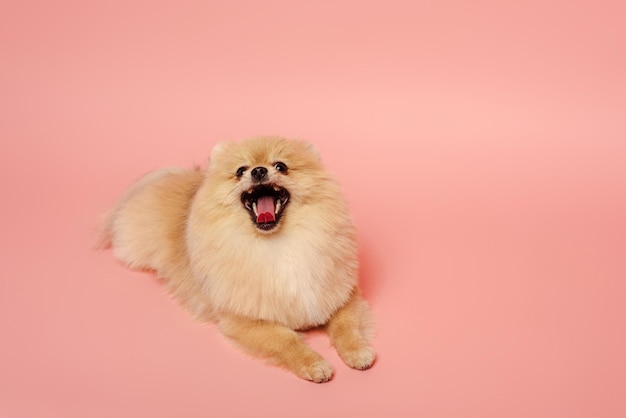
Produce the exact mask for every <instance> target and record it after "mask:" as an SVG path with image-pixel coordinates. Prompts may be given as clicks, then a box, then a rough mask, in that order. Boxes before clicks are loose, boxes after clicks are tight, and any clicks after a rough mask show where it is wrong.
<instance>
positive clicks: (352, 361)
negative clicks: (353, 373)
mask: <svg viewBox="0 0 626 418" xmlns="http://www.w3.org/2000/svg"><path fill="white" fill-rule="evenodd" d="M339 355H340V356H341V359H342V360H343V362H344V363H346V364H347V365H348V366H350V367H352V368H353V369H357V370H366V369H369V368H370V367H372V365H373V364H374V360H376V353H375V352H374V349H373V348H372V347H370V346H363V347H359V348H357V349H354V350H346V351H343V352H340V353H339Z"/></svg>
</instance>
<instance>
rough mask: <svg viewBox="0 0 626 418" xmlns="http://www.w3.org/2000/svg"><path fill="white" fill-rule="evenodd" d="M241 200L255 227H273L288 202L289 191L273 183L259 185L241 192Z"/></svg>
mask: <svg viewBox="0 0 626 418" xmlns="http://www.w3.org/2000/svg"><path fill="white" fill-rule="evenodd" d="M241 202H242V203H243V206H244V207H245V208H246V209H247V210H248V212H249V213H250V217H251V218H252V221H253V222H254V223H255V225H256V227H257V228H259V229H261V230H263V231H269V230H271V229H274V228H275V227H276V225H278V222H279V221H280V218H281V216H282V215H283V212H284V210H285V207H286V206H287V204H288V203H289V192H288V191H287V190H286V189H283V188H282V187H278V186H275V185H261V186H256V187H253V188H251V189H250V190H248V191H246V192H243V193H242V194H241Z"/></svg>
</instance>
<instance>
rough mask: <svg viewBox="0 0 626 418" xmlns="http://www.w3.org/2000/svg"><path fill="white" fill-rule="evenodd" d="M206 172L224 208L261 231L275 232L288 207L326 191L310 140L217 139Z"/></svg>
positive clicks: (313, 198) (320, 168) (299, 204)
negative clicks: (228, 140)
mask: <svg viewBox="0 0 626 418" xmlns="http://www.w3.org/2000/svg"><path fill="white" fill-rule="evenodd" d="M207 175H208V177H207V181H209V182H212V183H214V185H215V186H216V187H215V196H214V198H217V199H222V204H223V205H224V206H225V207H224V209H226V210H229V211H231V212H232V214H235V215H243V217H242V222H244V220H243V219H244V218H248V219H247V220H245V222H252V224H253V225H254V227H255V228H256V230H257V231H259V232H261V233H271V232H274V231H276V230H278V229H279V227H280V226H281V224H282V223H283V222H284V219H285V218H286V217H289V216H290V211H298V209H299V207H302V206H303V205H306V204H307V203H308V202H311V201H314V200H315V199H316V198H317V197H319V196H320V195H323V194H324V193H326V192H325V191H324V186H325V183H326V182H327V181H328V177H327V175H326V174H325V171H324V169H323V167H322V164H321V161H320V159H319V155H318V153H317V150H316V149H315V148H314V147H313V146H312V145H311V144H310V143H307V142H304V141H296V140H287V139H283V138H255V139H249V140H246V141H243V142H239V143H234V142H223V143H220V144H218V145H216V146H215V148H214V149H213V151H212V153H211V162H210V164H209V168H208V173H207Z"/></svg>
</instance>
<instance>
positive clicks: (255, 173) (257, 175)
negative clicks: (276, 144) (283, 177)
mask: <svg viewBox="0 0 626 418" xmlns="http://www.w3.org/2000/svg"><path fill="white" fill-rule="evenodd" d="M250 174H252V178H253V179H255V180H256V181H263V180H265V178H266V177H267V168H265V167H255V168H253V169H252V172H251V173H250Z"/></svg>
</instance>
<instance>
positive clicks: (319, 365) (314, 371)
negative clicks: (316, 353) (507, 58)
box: [298, 360, 333, 383]
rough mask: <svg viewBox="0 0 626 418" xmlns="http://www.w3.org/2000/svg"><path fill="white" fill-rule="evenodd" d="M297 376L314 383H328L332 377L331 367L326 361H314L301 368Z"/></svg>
mask: <svg viewBox="0 0 626 418" xmlns="http://www.w3.org/2000/svg"><path fill="white" fill-rule="evenodd" d="M298 375H299V376H300V377H302V378H303V379H306V380H310V381H312V382H315V383H324V382H328V381H329V380H330V378H331V377H333V366H331V365H330V363H328V362H327V361H326V360H316V361H314V362H312V363H311V364H307V365H306V366H303V367H302V369H301V370H300V373H298Z"/></svg>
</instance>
